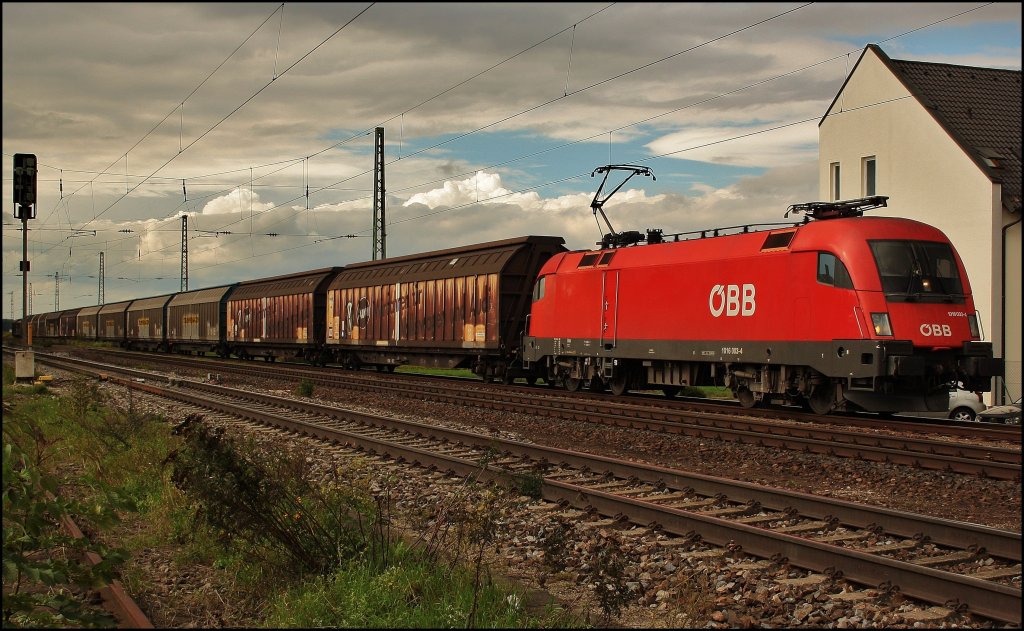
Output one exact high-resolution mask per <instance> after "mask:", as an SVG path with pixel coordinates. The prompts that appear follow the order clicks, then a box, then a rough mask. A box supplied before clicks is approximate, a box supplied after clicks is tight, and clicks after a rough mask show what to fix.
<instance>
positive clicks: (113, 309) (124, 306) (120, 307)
mask: <svg viewBox="0 0 1024 631" xmlns="http://www.w3.org/2000/svg"><path fill="white" fill-rule="evenodd" d="M130 304H132V301H131V300H122V301H121V302H111V303H109V304H105V305H103V306H102V307H100V310H99V313H101V314H104V313H117V312H119V311H120V312H121V313H124V312H125V311H127V310H128V305H130Z"/></svg>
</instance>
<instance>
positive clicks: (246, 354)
mask: <svg viewBox="0 0 1024 631" xmlns="http://www.w3.org/2000/svg"><path fill="white" fill-rule="evenodd" d="M340 269H341V268H340V267H327V268H322V269H317V270H310V271H308V272H298V273H295V274H287V275H285V276H275V277H273V278H262V279H258V280H250V281H245V282H241V283H239V284H238V286H237V287H235V289H234V290H233V291H232V292H231V295H230V296H228V301H227V325H226V330H225V333H224V339H225V342H226V343H227V346H228V347H229V350H230V352H231V353H233V354H235V355H237V356H238V357H241V358H243V359H250V358H253V357H263V358H264V359H265V360H268V361H273V360H275V359H276V358H278V357H288V356H292V357H305V358H306V359H307V360H309V361H312V362H316V363H321V361H322V358H321V353H322V351H323V346H324V334H325V326H324V302H325V300H326V290H327V285H328V284H329V283H330V282H331V280H333V279H334V277H335V275H336V274H337V273H338V271H339V270H340Z"/></svg>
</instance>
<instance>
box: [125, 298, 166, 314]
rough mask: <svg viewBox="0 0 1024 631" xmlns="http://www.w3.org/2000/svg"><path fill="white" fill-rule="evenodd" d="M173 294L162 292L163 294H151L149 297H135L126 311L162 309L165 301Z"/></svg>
mask: <svg viewBox="0 0 1024 631" xmlns="http://www.w3.org/2000/svg"><path fill="white" fill-rule="evenodd" d="M173 295H174V294H164V295H163V296H153V297H151V298H136V299H135V300H133V301H132V304H131V305H130V306H129V307H128V311H139V310H141V309H162V308H164V306H166V305H167V301H168V300H170V299H171V296H173Z"/></svg>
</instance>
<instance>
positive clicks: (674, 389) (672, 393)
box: [661, 386, 679, 399]
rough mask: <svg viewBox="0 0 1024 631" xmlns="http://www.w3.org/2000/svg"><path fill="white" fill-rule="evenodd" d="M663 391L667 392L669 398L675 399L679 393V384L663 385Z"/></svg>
mask: <svg viewBox="0 0 1024 631" xmlns="http://www.w3.org/2000/svg"><path fill="white" fill-rule="evenodd" d="M661 391H662V392H664V393H665V396H666V397H667V398H669V399H674V398H676V395H677V394H679V386H662V387H661Z"/></svg>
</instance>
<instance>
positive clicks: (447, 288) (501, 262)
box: [327, 236, 565, 378]
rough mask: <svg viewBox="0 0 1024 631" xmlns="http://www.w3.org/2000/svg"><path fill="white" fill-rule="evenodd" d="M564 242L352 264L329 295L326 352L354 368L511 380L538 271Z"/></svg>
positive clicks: (531, 241)
mask: <svg viewBox="0 0 1024 631" xmlns="http://www.w3.org/2000/svg"><path fill="white" fill-rule="evenodd" d="M564 243H565V240H564V239H562V237H546V236H525V237H518V238H514V239H505V240H503V241H492V242H489V243H481V244H477V245H469V246H463V247H458V248H452V249H449V250H440V251H435V252H427V253H424V254H415V255H411V256H402V257H397V258H391V259H384V260H382V261H371V262H367V263H357V264H354V265H349V266H347V267H345V269H344V270H343V271H341V272H340V273H339V274H338V275H337V277H336V278H335V279H334V282H332V283H331V285H330V287H328V289H327V347H328V349H329V350H330V351H331V352H332V354H333V356H334V359H335V361H338V362H339V363H342V364H345V365H348V366H353V367H356V366H360V365H363V364H370V365H376V366H378V367H385V366H386V367H388V369H391V370H393V369H394V367H395V366H398V365H401V364H416V365H425V366H442V367H447V368H457V367H462V368H472V369H473V370H474V372H476V373H477V374H480V375H482V376H484V377H485V378H491V377H495V378H497V377H510V376H512V373H511V371H509V370H507V368H508V367H509V366H511V365H513V363H514V362H515V360H516V359H517V357H518V352H519V344H520V337H521V334H522V332H523V329H524V327H525V323H526V316H527V314H528V313H529V309H530V295H531V291H532V289H533V282H534V280H535V279H536V276H537V272H538V271H539V270H540V268H541V266H542V265H544V263H545V262H546V261H547V260H548V259H549V258H551V256H553V255H554V254H556V253H558V252H564V251H565V247H564V245H563V244H564Z"/></svg>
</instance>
